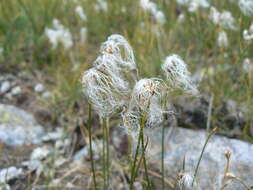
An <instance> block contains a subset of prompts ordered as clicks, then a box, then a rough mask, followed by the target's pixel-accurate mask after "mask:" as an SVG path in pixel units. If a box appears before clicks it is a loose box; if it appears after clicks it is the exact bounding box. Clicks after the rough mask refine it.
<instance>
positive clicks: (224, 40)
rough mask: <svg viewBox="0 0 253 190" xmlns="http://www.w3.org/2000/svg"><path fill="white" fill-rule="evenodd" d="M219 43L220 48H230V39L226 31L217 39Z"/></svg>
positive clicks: (220, 33) (221, 32)
mask: <svg viewBox="0 0 253 190" xmlns="http://www.w3.org/2000/svg"><path fill="white" fill-rule="evenodd" d="M217 43H218V46H219V47H220V48H225V47H228V37H227V33H226V32H225V31H220V32H219V34H218V38H217Z"/></svg>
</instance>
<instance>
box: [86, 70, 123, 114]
mask: <svg viewBox="0 0 253 190" xmlns="http://www.w3.org/2000/svg"><path fill="white" fill-rule="evenodd" d="M82 86H83V92H84V94H85V95H86V97H87V99H88V101H89V102H90V103H91V104H92V105H93V107H94V109H95V110H96V111H97V112H98V114H99V115H100V116H101V117H104V116H107V115H110V114H112V113H114V111H115V110H116V109H117V108H119V107H120V106H121V105H122V104H123V101H120V100H119V98H118V97H117V96H116V95H115V93H114V92H113V90H112V83H111V79H110V77H108V76H107V75H105V74H104V73H102V72H100V71H98V70H97V69H95V68H91V69H89V70H87V71H85V72H84V74H83V76H82Z"/></svg>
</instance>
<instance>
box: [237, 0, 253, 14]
mask: <svg viewBox="0 0 253 190" xmlns="http://www.w3.org/2000/svg"><path fill="white" fill-rule="evenodd" d="M238 6H239V8H240V10H241V11H242V13H243V14H244V15H246V16H253V0H239V1H238Z"/></svg>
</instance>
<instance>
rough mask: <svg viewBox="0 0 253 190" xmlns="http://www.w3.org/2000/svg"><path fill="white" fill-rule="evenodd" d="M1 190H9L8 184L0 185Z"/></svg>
mask: <svg viewBox="0 0 253 190" xmlns="http://www.w3.org/2000/svg"><path fill="white" fill-rule="evenodd" d="M0 189H1V190H11V187H10V186H9V185H8V184H4V183H3V184H0Z"/></svg>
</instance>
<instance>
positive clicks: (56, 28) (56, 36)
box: [45, 19, 73, 49]
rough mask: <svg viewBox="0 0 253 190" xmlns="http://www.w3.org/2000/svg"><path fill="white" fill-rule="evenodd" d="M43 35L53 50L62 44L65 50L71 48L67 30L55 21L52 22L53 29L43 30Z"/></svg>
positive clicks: (71, 43)
mask: <svg viewBox="0 0 253 190" xmlns="http://www.w3.org/2000/svg"><path fill="white" fill-rule="evenodd" d="M45 35H46V36H47V37H48V39H49V41H50V43H51V44H52V48H53V49H56V48H57V47H58V45H59V43H60V44H62V45H63V46H64V48H65V49H69V48H71V47H72V46H73V40H72V35H71V33H70V31H69V29H67V28H65V27H64V26H63V25H62V24H61V23H60V21H59V20H57V19H54V20H53V29H49V28H46V29H45Z"/></svg>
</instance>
